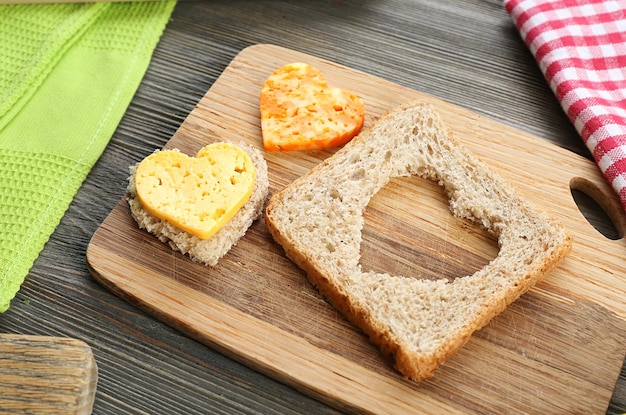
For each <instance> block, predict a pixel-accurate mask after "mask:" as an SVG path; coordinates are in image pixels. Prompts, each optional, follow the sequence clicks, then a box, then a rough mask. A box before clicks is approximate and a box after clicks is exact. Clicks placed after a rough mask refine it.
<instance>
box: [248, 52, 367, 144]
mask: <svg viewBox="0 0 626 415" xmlns="http://www.w3.org/2000/svg"><path fill="white" fill-rule="evenodd" d="M260 110H261V130H262V134H263V146H264V148H265V150H267V151H289V150H320V149H325V148H332V147H337V146H340V145H342V144H345V143H347V142H348V141H350V139H352V137H354V136H355V135H356V134H358V132H359V131H360V130H361V127H362V126H363V122H364V120H365V106H364V104H363V101H362V100H361V98H359V97H358V96H356V95H354V94H352V93H350V92H348V91H345V90H343V89H339V88H330V87H329V86H328V84H327V83H326V80H325V79H324V75H323V74H322V73H321V72H320V71H319V70H318V69H316V68H314V67H312V66H311V65H308V64H305V63H299V62H296V63H290V64H288V65H285V66H283V67H281V68H279V69H278V70H276V71H275V72H274V73H272V74H271V75H270V76H269V77H268V78H267V80H266V81H265V83H264V85H263V88H262V90H261V98H260Z"/></svg>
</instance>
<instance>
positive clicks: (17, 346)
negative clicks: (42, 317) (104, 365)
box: [0, 334, 98, 415]
mask: <svg viewBox="0 0 626 415" xmlns="http://www.w3.org/2000/svg"><path fill="white" fill-rule="evenodd" d="M97 383H98V367H97V365H96V362H95V360H94V357H93V353H92V352H91V348H90V347H89V346H88V345H87V344H86V343H85V342H83V341H80V340H76V339H69V338H63V337H50V336H25V335H17V334H0V408H1V411H2V413H24V414H68V415H70V414H74V415H88V414H91V410H92V408H93V402H94V398H95V393H96V385H97Z"/></svg>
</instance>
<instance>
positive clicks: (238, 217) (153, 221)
mask: <svg viewBox="0 0 626 415" xmlns="http://www.w3.org/2000/svg"><path fill="white" fill-rule="evenodd" d="M234 144H236V143H234ZM237 145H238V146H239V147H240V148H242V149H243V150H244V151H245V152H246V153H247V154H248V155H249V156H250V158H251V159H252V163H253V164H254V167H255V170H256V176H255V180H254V188H253V189H252V194H251V196H250V198H249V199H248V201H247V202H246V203H245V204H244V205H243V206H242V207H241V209H239V211H237V213H235V215H234V216H233V217H232V218H231V219H230V220H229V221H228V222H226V224H224V225H223V226H222V227H221V228H220V229H219V230H218V231H217V232H216V233H215V234H214V235H213V236H211V237H210V238H208V239H200V238H199V237H197V236H196V235H193V234H190V233H188V232H185V231H183V230H182V229H180V228H178V227H176V226H174V225H172V224H171V223H169V222H167V221H165V220H162V219H159V218H157V217H156V216H154V215H152V214H150V213H149V212H148V211H147V210H146V209H144V207H143V206H142V205H141V203H140V202H139V199H138V198H137V192H136V190H135V170H136V168H137V166H136V165H135V166H131V168H130V174H131V175H130V177H129V180H128V187H127V194H126V200H127V201H128V204H129V206H130V213H131V216H132V217H133V218H134V219H135V221H136V222H137V224H138V225H139V227H140V228H141V229H145V230H147V231H148V232H150V233H151V234H153V235H155V236H156V237H157V238H159V240H160V241H162V242H166V243H168V244H169V246H170V247H171V248H172V249H174V250H177V251H180V252H182V253H183V254H187V255H189V257H190V258H191V259H192V260H194V261H196V262H201V263H204V264H206V265H210V266H214V265H216V264H217V262H218V261H219V259H220V258H222V257H223V256H224V255H226V253H227V252H228V251H230V249H231V248H232V247H233V245H235V244H236V243H237V241H238V240H239V239H240V238H241V237H243V236H244V235H245V233H246V231H247V230H248V228H249V227H250V226H251V225H252V223H253V222H254V221H255V220H256V219H259V218H260V217H261V215H262V214H263V206H264V205H265V200H266V198H267V194H268V188H269V180H268V176H267V163H266V162H265V158H264V157H263V154H261V152H260V151H259V150H257V149H256V148H254V147H252V146H251V145H247V144H237ZM174 151H178V150H176V149H175V150H174Z"/></svg>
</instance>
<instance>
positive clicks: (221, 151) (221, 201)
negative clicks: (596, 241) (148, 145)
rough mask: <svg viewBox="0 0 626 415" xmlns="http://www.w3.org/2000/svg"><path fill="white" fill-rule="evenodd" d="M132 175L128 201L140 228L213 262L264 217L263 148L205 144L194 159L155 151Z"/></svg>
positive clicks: (194, 256)
mask: <svg viewBox="0 0 626 415" xmlns="http://www.w3.org/2000/svg"><path fill="white" fill-rule="evenodd" d="M146 161H148V163H146V164H143V163H144V162H146ZM130 173H131V176H130V177H129V183H128V188H127V197H126V199H127V201H128V204H129V206H130V211H131V215H132V216H133V218H134V219H135V221H136V222H137V224H138V225H139V227H140V228H142V229H145V230H147V231H148V232H150V233H152V234H154V235H155V236H157V237H158V238H159V240H161V241H163V242H167V243H168V244H169V245H170V247H171V248H172V249H174V250H178V251H180V252H182V253H183V254H188V255H189V257H190V258H191V259H192V260H194V261H198V262H202V263H204V264H206V265H211V266H213V265H216V264H217V262H218V260H219V259H220V258H221V257H223V256H224V255H225V254H226V253H227V252H228V251H229V250H230V249H231V248H232V246H233V245H235V244H236V243H237V241H238V240H239V239H240V238H241V237H243V235H245V233H246V231H247V229H248V228H249V227H250V226H251V225H252V223H253V222H254V220H256V219H258V218H259V217H260V216H261V215H262V213H263V206H264V204H265V199H266V198H267V193H268V187H269V181H268V176H267V164H266V162H265V159H264V158H263V155H262V154H261V152H260V151H258V150H257V149H255V148H254V147H252V146H250V145H247V144H239V145H235V144H233V143H228V142H219V143H214V144H211V145H209V146H206V147H204V148H203V149H201V150H200V151H199V152H198V155H197V157H195V158H194V157H188V156H186V155H184V154H183V153H181V152H180V151H178V150H177V149H173V150H163V151H156V152H155V153H153V154H152V155H151V156H148V157H147V158H146V159H144V161H142V162H141V163H139V164H138V165H135V166H132V167H131V168H130ZM138 186H144V190H145V193H144V195H143V196H144V198H141V197H139V195H138V190H140V189H139V188H138ZM146 199H148V200H149V201H150V203H149V204H147V203H145V200H146Z"/></svg>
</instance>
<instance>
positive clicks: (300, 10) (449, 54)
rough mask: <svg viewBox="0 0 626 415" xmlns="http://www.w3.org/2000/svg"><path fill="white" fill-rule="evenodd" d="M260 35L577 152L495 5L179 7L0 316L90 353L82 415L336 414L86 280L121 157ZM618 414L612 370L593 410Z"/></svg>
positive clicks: (356, 1) (138, 152)
mask: <svg viewBox="0 0 626 415" xmlns="http://www.w3.org/2000/svg"><path fill="white" fill-rule="evenodd" d="M263 43H272V44H278V45H282V46H285V47H288V48H290V49H293V50H298V51H301V52H305V53H308V54H310V55H314V56H319V57H322V58H325V59H328V60H330V61H333V62H337V63H339V64H342V65H345V66H348V67H350V68H353V69H356V70H359V71H362V72H365V73H367V74H370V75H374V76H377V77H380V78H383V79H386V80H388V81H391V82H393V83H395V84H399V85H403V86H404V87H407V88H410V89H413V90H417V91H422V92H424V93H427V94H430V95H431V96H435V97H438V98H442V99H444V100H445V101H447V102H451V103H453V104H455V105H458V106H461V107H463V108H465V109H468V110H470V111H472V112H474V113H478V114H480V115H481V116H484V117H488V118H490V119H493V120H496V121H499V122H501V123H503V124H506V125H508V126H510V127H513V128H516V129H518V130H522V131H524V132H526V133H530V134H532V135H533V136H536V137H540V138H541V139H542V140H544V141H545V142H548V143H553V144H555V145H558V146H559V147H561V148H563V149H567V150H568V151H571V152H572V153H575V154H579V155H582V156H583V157H585V158H587V159H589V157H590V155H589V152H588V151H587V149H586V148H585V147H584V145H583V143H582V140H581V139H580V137H579V136H578V134H577V133H576V131H575V130H574V128H573V126H572V125H571V124H570V122H569V120H568V119H567V117H566V116H565V114H564V113H563V110H562V109H561V108H560V106H559V104H558V102H557V101H556V99H555V98H554V94H553V93H552V91H550V88H549V87H548V85H547V83H546V82H545V79H544V78H543V76H542V75H541V72H540V71H539V69H538V67H537V64H536V62H535V61H534V59H533V57H532V55H531V54H530V52H529V51H528V49H527V48H526V46H525V45H524V43H523V42H522V41H521V39H520V36H519V34H518V33H517V31H516V30H515V27H514V26H513V24H512V22H511V19H510V18H509V16H508V15H507V14H506V11H505V10H504V7H503V6H502V1H501V0H376V1H371V0H365V1H363V0H342V1H340V2H338V1H334V0H321V1H290V0H278V1H255V0H237V1H232V0H212V1H189V2H187V1H181V2H179V3H178V4H177V5H176V7H175V9H174V12H173V14H172V18H171V20H170V22H169V23H168V25H167V27H166V30H165V31H164V33H163V36H162V38H161V41H160V43H159V45H158V47H157V49H156V50H155V53H154V55H153V59H152V62H151V64H150V67H149V68H148V71H147V72H146V75H145V77H144V79H143V82H142V83H141V85H140V87H139V89H138V91H137V94H136V95H135V97H134V99H133V101H132V103H131V105H130V106H129V107H128V110H127V112H126V114H125V116H124V118H123V119H122V121H121V123H120V125H119V128H118V129H117V131H116V132H115V134H114V135H113V137H112V138H111V141H110V143H109V145H108V146H107V148H106V149H105V151H104V153H103V154H102V156H101V158H100V160H99V162H98V163H97V164H96V165H95V166H94V168H93V170H92V172H91V173H90V175H89V176H88V177H87V179H86V180H85V183H84V184H83V186H82V187H81V189H80V190H79V191H78V193H77V195H76V197H75V199H74V202H73V203H72V204H71V205H70V206H69V209H68V211H67V212H66V214H65V216H64V218H63V220H62V221H61V223H60V224H59V226H58V227H57V229H56V231H55V233H54V234H53V235H52V236H51V238H50V240H49V242H48V243H47V245H46V247H45V249H44V250H43V252H42V253H41V255H40V256H39V258H38V259H37V261H36V263H35V264H34V266H33V268H32V269H31V272H30V273H29V275H28V277H27V278H26V281H25V283H24V284H23V285H22V288H21V289H20V291H19V292H18V294H17V296H16V298H15V299H14V301H13V302H12V304H11V307H10V308H9V310H8V311H7V312H5V313H3V314H0V332H2V333H18V334H30V335H46V336H63V337H71V338H76V339H80V340H82V341H84V342H86V343H87V344H88V345H89V346H90V347H91V349H92V351H93V353H94V356H95V359H96V362H97V363H98V371H99V374H98V388H97V391H96V396H95V401H94V407H93V413H94V414H104V415H119V414H180V413H186V414H205V413H213V414H228V415H242V414H246V415H248V414H263V415H268V414H273V415H284V414H292V415H293V414H302V413H306V414H309V415H316V414H337V415H338V414H340V413H342V411H340V410H337V409H336V408H333V407H331V406H329V405H327V404H325V403H324V402H322V401H320V400H318V399H314V398H311V397H310V396H309V395H307V394H304V393H302V392H300V391H298V390H296V389H294V388H292V387H290V386H287V385H285V384H284V383H281V382H277V381H276V380H274V379H273V378H272V377H270V376H266V375H263V374H261V373H260V372H259V371H257V370H254V369H251V368H249V366H246V365H243V364H241V363H240V362H238V361H237V360H234V359H231V358H230V357H229V356H227V355H224V354H222V353H220V352H219V351H217V350H216V349H214V348H210V347H206V346H205V345H204V344H202V343H200V342H198V341H197V340H195V339H194V338H192V337H190V336H188V335H187V334H185V333H182V332H181V331H179V330H177V329H174V328H171V327H170V326H168V325H167V324H164V323H163V322H161V321H160V320H158V319H156V318H154V317H153V316H151V315H149V314H147V313H145V312H144V311H142V310H140V309H138V308H137V307H134V306H133V305H132V304H131V303H129V302H127V301H125V300H123V299H121V298H119V297H118V296H116V295H115V294H113V293H111V292H110V291H108V290H107V289H105V288H104V287H103V286H102V285H101V284H99V283H98V282H97V281H95V280H94V279H93V278H92V277H91V276H90V273H89V270H88V268H87V264H86V260H85V253H86V249H87V246H88V244H89V242H90V240H91V238H92V236H93V234H94V232H95V231H96V229H98V227H99V226H100V225H101V223H102V221H104V219H105V218H106V217H107V216H108V215H109V214H110V212H111V211H112V210H113V209H114V208H115V207H116V206H117V204H118V203H119V201H120V199H121V197H122V196H123V193H124V190H125V187H126V183H127V177H128V166H129V165H131V164H134V163H136V162H138V161H139V160H141V159H142V158H144V157H145V156H146V155H148V154H150V153H152V152H153V151H154V150H155V149H157V148H161V147H162V146H164V145H165V144H166V143H167V142H168V141H169V140H170V139H171V138H172V135H173V134H174V133H175V132H176V130H177V129H178V128H179V127H180V125H181V123H182V122H183V121H184V120H185V118H186V117H187V115H188V114H189V113H190V112H191V111H192V110H193V109H194V107H195V105H196V104H197V103H198V101H199V100H200V99H201V98H202V97H203V95H204V94H205V93H206V91H207V90H208V89H209V87H211V85H213V83H214V82H215V80H216V79H217V78H218V77H219V76H220V74H221V73H222V72H223V71H224V69H225V68H226V67H227V66H228V65H229V64H230V62H231V61H232V59H233V58H234V57H235V56H236V55H237V54H238V53H239V52H240V51H241V50H243V49H245V48H246V47H247V46H250V45H254V44H263ZM542 167H543V166H542ZM575 194H576V197H577V200H578V204H579V207H580V208H581V210H582V211H583V212H584V214H585V216H586V217H588V218H589V220H590V221H591V222H592V223H593V224H594V226H596V227H597V228H598V229H599V232H601V233H603V234H606V235H608V236H609V238H611V239H615V240H619V239H620V235H619V234H618V232H617V230H616V228H615V226H614V225H613V224H612V223H611V221H610V220H608V219H607V217H606V215H605V214H604V212H603V210H602V209H601V208H599V207H598V206H597V205H596V204H595V203H594V202H593V201H592V200H590V199H589V198H588V197H586V196H587V195H585V194H583V193H580V192H575ZM622 252H623V251H622ZM625 272H626V271H624V270H622V271H620V272H619V273H618V276H621V277H622V278H625V277H626V274H625ZM622 342H623V343H626V339H624V340H623V341H622ZM562 347H563V348H567V347H573V346H572V345H570V344H567V345H563V346H562ZM573 370H575V369H573ZM511 376H515V372H513V371H511ZM598 376H601V375H598ZM559 388H560V390H561V392H562V394H563V396H568V393H569V392H568V389H567V388H566V387H561V386H554V389H559ZM485 389H486V387H485ZM493 393H500V391H498V390H496V389H494V392H493ZM571 399H572V400H584V399H585V397H573V396H572V397H571ZM484 412H485V413H495V412H497V411H496V410H492V411H490V410H485V411H484ZM599 412H600V413H604V411H599ZM624 412H626V367H624V368H623V369H622V374H621V376H620V379H619V381H618V383H617V385H616V388H615V390H614V391H613V396H612V397H611V401H610V404H609V407H608V409H607V410H606V413H608V414H610V415H615V414H622V413H624Z"/></svg>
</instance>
